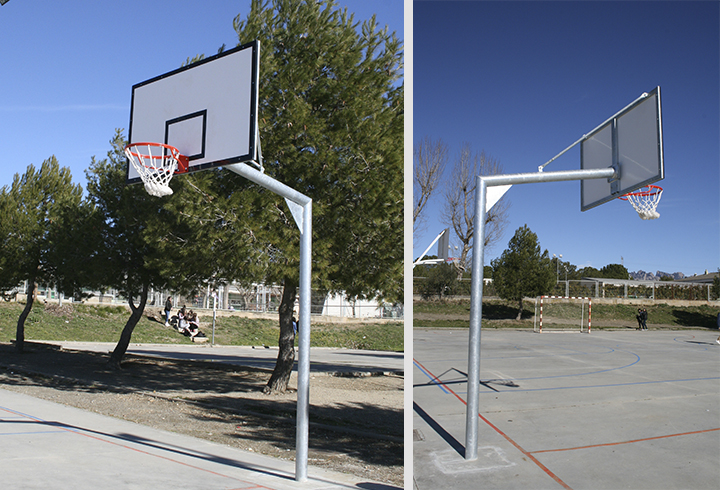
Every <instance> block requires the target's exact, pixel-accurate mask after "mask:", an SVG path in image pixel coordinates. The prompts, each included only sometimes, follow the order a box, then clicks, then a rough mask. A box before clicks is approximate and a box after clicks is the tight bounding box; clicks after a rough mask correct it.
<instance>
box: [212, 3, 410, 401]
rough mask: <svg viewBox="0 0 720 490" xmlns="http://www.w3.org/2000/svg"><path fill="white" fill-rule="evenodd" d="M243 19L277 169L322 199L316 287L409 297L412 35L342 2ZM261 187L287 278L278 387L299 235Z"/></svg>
mask: <svg viewBox="0 0 720 490" xmlns="http://www.w3.org/2000/svg"><path fill="white" fill-rule="evenodd" d="M234 26H235V30H236V31H237V33H238V38H239V42H240V43H241V44H243V43H247V42H250V41H253V40H255V39H258V40H260V44H261V58H260V87H259V93H260V101H259V117H260V122H259V126H260V139H261V142H262V149H263V157H264V165H265V169H266V170H265V171H266V173H268V174H269V175H270V176H272V177H273V178H275V179H276V180H278V181H280V182H282V183H284V184H286V185H288V186H290V187H291V188H293V189H296V190H298V191H299V192H301V193H303V194H305V195H307V196H309V197H310V198H311V199H312V200H313V279H312V283H313V288H314V289H317V290H321V291H323V292H337V293H344V294H345V295H346V296H347V297H348V298H349V299H353V298H368V297H379V298H383V299H385V300H387V301H390V302H394V301H398V300H400V298H401V297H402V264H403V254H402V251H403V247H402V243H403V231H402V230H403V214H402V211H403V160H402V158H403V124H404V123H403V86H402V84H400V85H398V83H399V81H400V79H401V76H402V43H401V42H400V41H399V40H398V39H397V38H396V36H395V34H394V33H393V34H389V33H388V32H387V29H385V30H378V27H377V23H376V20H375V17H373V18H371V19H370V20H368V21H366V22H363V24H362V26H361V27H360V31H361V32H358V24H357V23H356V22H355V21H354V19H353V16H352V15H350V14H348V12H347V9H344V10H341V9H339V8H338V7H337V4H336V3H335V2H334V1H333V0H323V1H308V0H273V1H272V2H267V1H260V0H254V1H253V2H252V5H251V9H250V12H249V14H248V16H247V19H245V20H241V19H240V17H238V18H236V19H235V21H234ZM227 177H228V176H227V175H223V178H227ZM240 180H242V179H234V181H235V182H237V184H234V185H238V186H243V184H240ZM227 181H228V182H230V179H227ZM226 185H230V184H226ZM244 187H246V188H247V187H248V185H247V184H244ZM250 187H252V186H250ZM253 190H254V192H255V193H256V195H257V196H258V201H257V202H256V204H259V205H260V208H259V210H258V211H257V212H256V213H255V214H254V215H253V217H252V218H253V224H252V225H249V226H252V227H253V231H254V232H255V235H256V237H257V238H258V240H259V241H260V242H262V243H264V244H265V247H266V249H267V250H269V251H270V252H271V253H270V259H269V260H268V261H267V269H266V280H268V281H271V282H275V283H277V284H282V285H283V295H282V301H281V305H280V308H279V310H280V311H279V323H280V339H279V346H280V352H279V354H278V362H277V364H276V367H275V370H274V372H273V375H272V377H271V379H270V381H269V382H268V385H267V387H266V391H284V390H285V389H286V387H287V381H288V379H289V376H290V372H291V370H292V365H293V360H294V350H293V344H294V332H293V328H292V315H293V310H292V307H293V304H294V302H295V298H296V295H297V288H298V283H299V278H298V268H299V236H298V231H297V228H296V226H295V223H294V222H293V220H292V217H291V216H290V215H289V212H288V210H287V208H286V207H285V204H284V203H283V202H282V200H280V199H278V197H277V196H275V195H272V194H271V193H269V192H268V191H264V190H263V189H257V188H254V189H253ZM307 327H308V326H304V325H300V326H299V328H307Z"/></svg>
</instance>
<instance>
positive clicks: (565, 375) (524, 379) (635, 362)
mask: <svg viewBox="0 0 720 490" xmlns="http://www.w3.org/2000/svg"><path fill="white" fill-rule="evenodd" d="M613 352H615V349H613ZM619 352H625V353H626V354H631V355H633V356H635V357H636V359H635V360H634V361H633V362H631V363H630V364H626V365H624V366H618V367H614V368H609V369H601V370H600V371H589V372H587V373H577V374H558V375H557V376H539V377H536V378H515V379H514V380H515V381H528V380H531V379H552V378H570V377H573V376H587V375H588V374H600V373H608V372H610V371H617V370H618V369H625V368H628V367H630V366H632V365H634V364H637V363H638V362H640V356H639V355H637V354H635V353H634V352H628V351H623V350H619Z"/></svg>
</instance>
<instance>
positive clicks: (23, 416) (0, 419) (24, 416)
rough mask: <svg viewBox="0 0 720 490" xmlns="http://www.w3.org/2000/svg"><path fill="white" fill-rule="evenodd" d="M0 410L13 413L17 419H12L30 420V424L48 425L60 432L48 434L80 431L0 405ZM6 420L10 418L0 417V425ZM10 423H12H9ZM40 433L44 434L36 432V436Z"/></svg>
mask: <svg viewBox="0 0 720 490" xmlns="http://www.w3.org/2000/svg"><path fill="white" fill-rule="evenodd" d="M0 410H5V411H6V412H10V413H14V414H15V415H17V417H13V418H17V419H30V420H31V421H32V422H34V423H37V424H43V425H50V426H53V427H59V428H60V430H58V431H48V432H63V431H65V432H77V433H80V432H81V431H80V430H78V429H77V428H76V427H71V426H69V425H65V424H63V423H61V422H49V421H47V420H43V419H41V418H39V417H36V416H34V415H29V414H27V413H23V412H18V411H17V410H13V409H12V408H8V407H3V406H1V405H0ZM8 418H10V417H0V423H2V422H4V421H5V420H4V419H8ZM10 423H14V422H10ZM41 433H44V432H37V434H41Z"/></svg>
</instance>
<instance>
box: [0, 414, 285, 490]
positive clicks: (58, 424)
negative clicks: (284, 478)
mask: <svg viewBox="0 0 720 490" xmlns="http://www.w3.org/2000/svg"><path fill="white" fill-rule="evenodd" d="M0 410H4V411H6V412H8V413H12V414H15V415H20V416H23V417H25V418H28V419H30V420H32V421H34V422H37V423H39V424H43V425H54V426H56V427H58V429H60V430H61V431H64V432H70V433H73V434H77V435H80V436H84V437H87V438H89V439H93V440H96V441H100V442H105V443H107V444H111V445H113V446H118V447H121V448H124V449H129V450H131V451H135V452H138V453H140V454H144V455H147V456H152V457H155V458H159V459H163V460H165V461H170V462H173V463H177V464H180V465H182V466H187V467H188V468H192V469H195V470H200V471H203V472H205V473H210V474H212V475H216V476H220V477H224V478H230V479H232V480H235V481H237V482H240V483H247V484H249V485H252V486H250V487H246V488H248V489H251V488H262V489H267V490H272V489H271V488H270V487H266V486H263V485H258V484H256V483H253V482H249V481H246V480H242V479H240V478H237V477H233V476H230V475H224V474H222V473H218V472H216V471H213V470H209V469H206V468H201V467H199V466H195V465H192V464H189V463H184V462H181V461H178V460H176V459H172V458H169V457H167V456H162V455H160V454H153V453H151V452H149V451H145V450H143V449H139V448H135V447H131V446H129V445H127V444H121V443H119V442H115V441H111V440H109V439H104V438H102V437H99V436H94V435H92V434H88V433H86V432H84V431H83V430H82V429H79V428H73V427H71V426H68V425H66V424H63V423H62V422H49V421H47V420H43V419H41V418H39V417H35V416H34V415H29V414H26V413H22V412H18V411H17V410H13V409H12V408H7V407H2V406H0ZM159 448H160V449H163V448H162V447H159ZM251 471H252V470H251Z"/></svg>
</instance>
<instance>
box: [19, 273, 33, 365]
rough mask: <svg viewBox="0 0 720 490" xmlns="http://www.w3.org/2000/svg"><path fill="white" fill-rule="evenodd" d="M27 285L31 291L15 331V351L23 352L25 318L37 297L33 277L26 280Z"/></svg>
mask: <svg viewBox="0 0 720 490" xmlns="http://www.w3.org/2000/svg"><path fill="white" fill-rule="evenodd" d="M28 285H29V286H30V288H31V291H30V292H29V294H28V295H27V299H26V300H25V309H23V311H22V313H20V318H18V322H17V331H16V332H15V350H16V351H17V352H25V320H27V317H28V315H29V314H30V310H32V307H33V303H34V302H35V298H36V297H37V284H36V283H35V278H33V279H30V280H29V281H28Z"/></svg>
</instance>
